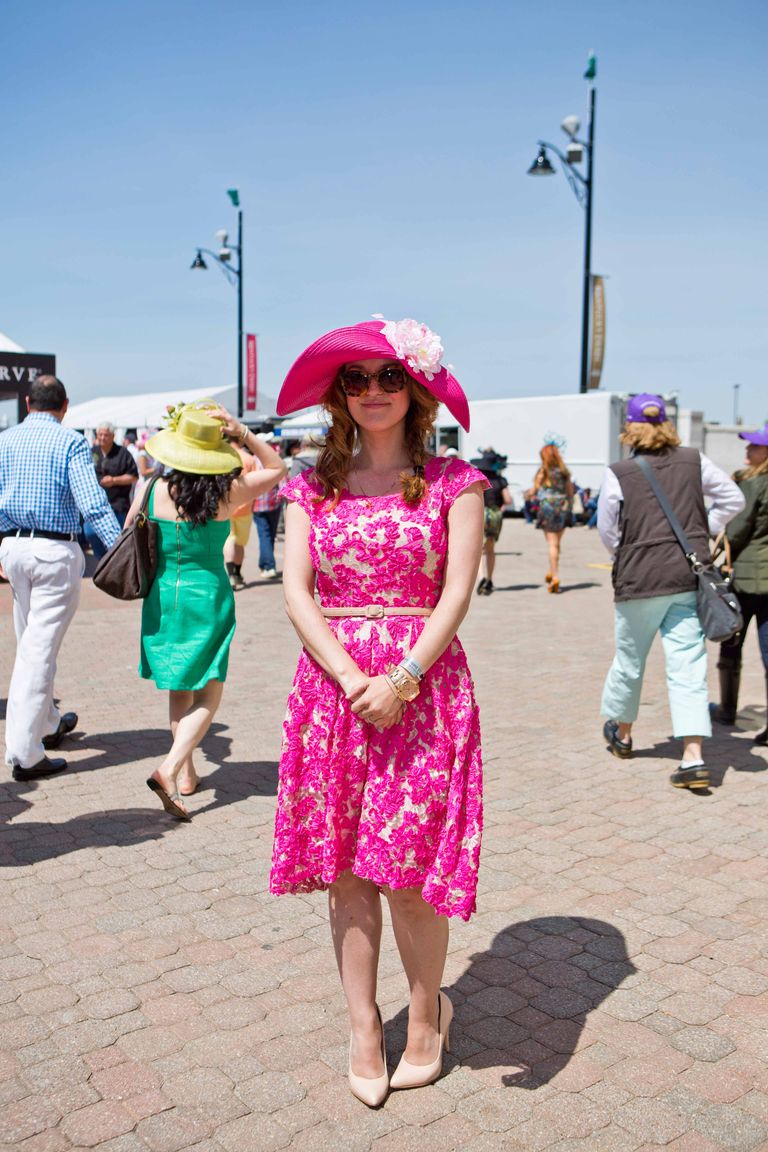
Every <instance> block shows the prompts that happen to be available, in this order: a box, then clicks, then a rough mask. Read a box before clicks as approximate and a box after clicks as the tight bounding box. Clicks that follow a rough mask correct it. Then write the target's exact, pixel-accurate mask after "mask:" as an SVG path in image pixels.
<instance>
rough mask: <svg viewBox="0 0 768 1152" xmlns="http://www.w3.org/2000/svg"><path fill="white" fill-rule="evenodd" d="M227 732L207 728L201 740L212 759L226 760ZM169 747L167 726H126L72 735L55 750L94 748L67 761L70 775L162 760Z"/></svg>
mask: <svg viewBox="0 0 768 1152" xmlns="http://www.w3.org/2000/svg"><path fill="white" fill-rule="evenodd" d="M226 731H227V725H226V724H216V723H214V724H212V725H211V728H210V731H209V732H208V734H207V735H206V737H205V739H204V740H203V743H202V748H203V751H204V752H205V753H206V755H207V756H209V757H210V759H211V760H214V761H219V762H221V761H222V760H226V758H227V756H228V755H229V751H230V748H231V746H232V741H231V739H230V737H229V736H224V735H223V734H222V733H224V732H226ZM170 747H171V733H170V729H168V728H142V729H141V730H140V731H136V729H128V730H126V731H123V732H88V733H86V734H84V735H83V736H78V735H77V730H75V732H74V733H73V734H72V736H70V737H67V739H66V740H63V741H62V743H61V746H60V747H59V748H58V749H57V751H56V753H55V754H56V755H57V756H64V757H65V759H68V755H67V754H68V753H70V754H71V753H72V752H74V751H77V750H81V749H85V750H86V751H87V752H91V751H93V755H91V756H87V757H85V758H83V759H80V760H68V764H69V767H68V768H67V774H68V775H70V776H72V775H74V774H75V773H77V774H78V775H79V774H80V773H81V772H95V771H97V770H98V769H100V768H109V767H114V766H116V765H118V764H134V763H135V762H136V761H137V760H147V759H151V758H153V757H157V758H158V759H162V758H163V757H164V756H165V754H166V753H167V751H168V749H169V748H170Z"/></svg>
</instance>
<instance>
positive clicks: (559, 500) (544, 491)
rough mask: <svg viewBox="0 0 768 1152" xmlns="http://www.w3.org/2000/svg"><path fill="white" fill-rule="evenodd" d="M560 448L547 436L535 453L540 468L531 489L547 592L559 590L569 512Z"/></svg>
mask: <svg viewBox="0 0 768 1152" xmlns="http://www.w3.org/2000/svg"><path fill="white" fill-rule="evenodd" d="M564 447H565V440H564V439H563V438H562V437H561V436H548V437H547V439H546V440H545V441H544V447H543V448H542V449H541V452H540V453H539V455H540V456H541V466H540V468H539V470H538V472H537V473H536V476H535V477H534V481H533V488H532V489H531V493H532V494H533V496H534V498H535V500H536V502H537V504H538V512H537V514H536V527H537V528H541V530H542V531H543V533H544V535H545V537H546V540H547V551H548V553H549V571H548V572H547V575H546V577H545V580H546V583H547V587H548V588H549V591H550V592H559V591H560V546H561V544H562V539H563V532H564V531H565V529H566V528H567V527H568V526H569V524H570V522H571V515H572V509H573V492H574V488H573V481H572V480H571V474H570V472H569V471H568V468H567V467H566V463H565V461H564V460H563V457H562V455H561V454H560V449H561V448H564Z"/></svg>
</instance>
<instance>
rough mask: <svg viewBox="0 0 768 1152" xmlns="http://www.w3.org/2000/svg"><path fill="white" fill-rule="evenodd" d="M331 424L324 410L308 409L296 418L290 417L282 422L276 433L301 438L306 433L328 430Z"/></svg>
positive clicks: (298, 413)
mask: <svg viewBox="0 0 768 1152" xmlns="http://www.w3.org/2000/svg"><path fill="white" fill-rule="evenodd" d="M329 424H330V420H329V419H328V414H327V412H326V411H325V409H324V408H307V409H305V410H304V411H303V412H297V413H296V415H295V416H289V417H288V419H287V420H281V421H280V427H279V428H275V432H276V433H278V434H279V435H282V434H283V433H284V432H288V433H290V435H291V436H301V435H302V434H303V433H304V432H308V433H309V432H318V431H319V430H320V429H321V428H323V429H324V428H328V426H329Z"/></svg>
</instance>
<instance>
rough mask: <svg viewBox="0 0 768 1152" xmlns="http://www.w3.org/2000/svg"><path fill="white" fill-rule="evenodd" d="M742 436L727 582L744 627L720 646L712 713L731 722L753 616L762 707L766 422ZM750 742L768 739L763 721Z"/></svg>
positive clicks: (766, 656)
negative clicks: (741, 502) (742, 464)
mask: <svg viewBox="0 0 768 1152" xmlns="http://www.w3.org/2000/svg"><path fill="white" fill-rule="evenodd" d="M739 436H740V437H741V439H742V440H746V441H747V458H746V465H747V466H746V468H745V469H744V470H743V471H741V472H737V473H736V475H735V476H734V480H735V481H736V483H737V484H738V485H739V487H740V488H741V490H742V492H743V493H744V497H745V499H746V502H747V503H746V507H745V509H744V511H743V512H740V513H739V515H738V516H736V517H735V519H733V520H731V522H730V524H729V525H728V542H729V544H730V548H731V559H732V562H733V586H734V589H735V591H736V593H737V595H738V597H739V603H740V604H741V610H742V613H743V615H744V627H743V629H742V631H741V632H739V634H738V635H737V636H734V637H733V639H732V640H729V641H728V643H727V644H722V645H721V647H720V659H719V660H718V662H717V667H718V671H719V673H720V704H719V705H718V707H717V708H714V709H713V711H712V715H713V717H714V719H715V720H717V721H719V723H721V724H734V723H735V722H736V709H737V707H738V703H739V681H740V680H741V653H742V649H743V647H744V638H745V637H746V634H747V628H748V627H749V622H750V620H752V618H753V617H754V619H755V620H756V621H757V637H758V641H759V644H760V653H761V655H762V657H763V664H764V666H765V688H766V708H767V709H768V423H767V424H766V425H765V427H764V428H759V429H758V430H757V431H756V432H739ZM755 744H763V745H765V744H768V724H767V725H766V727H765V728H764V729H763V731H762V732H758V734H757V736H756V737H755Z"/></svg>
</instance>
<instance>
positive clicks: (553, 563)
mask: <svg viewBox="0 0 768 1152" xmlns="http://www.w3.org/2000/svg"><path fill="white" fill-rule="evenodd" d="M544 535H545V536H546V538H547V549H548V550H549V571H550V573H551V575H552V579H553V580H558V579H559V576H560V539H561V537H562V532H545V533H544Z"/></svg>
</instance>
